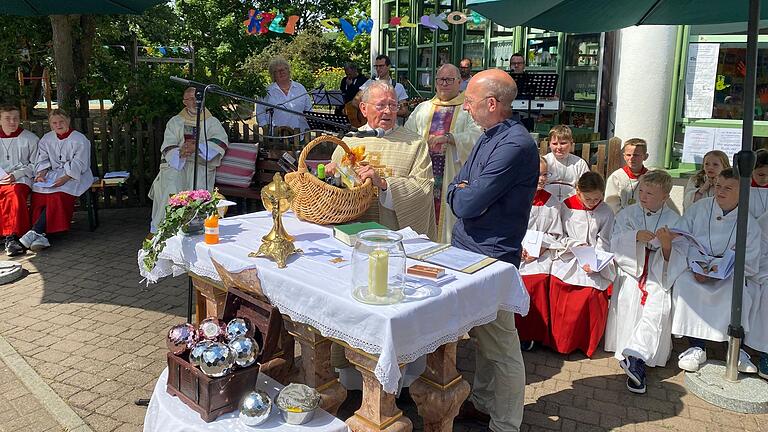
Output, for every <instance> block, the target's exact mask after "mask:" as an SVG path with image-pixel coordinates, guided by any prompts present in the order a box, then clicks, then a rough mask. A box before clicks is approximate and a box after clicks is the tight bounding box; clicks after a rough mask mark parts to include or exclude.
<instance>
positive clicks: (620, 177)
mask: <svg viewBox="0 0 768 432" xmlns="http://www.w3.org/2000/svg"><path fill="white" fill-rule="evenodd" d="M621 153H622V156H623V157H624V163H625V165H624V166H623V167H621V168H619V169H617V170H616V171H614V172H613V173H611V175H609V176H608V178H607V179H606V180H605V203H606V204H608V205H609V206H610V207H611V209H613V212H614V213H618V212H619V210H621V209H624V208H627V207H629V206H631V205H632V204H635V203H636V202H637V201H638V199H639V198H638V196H637V188H638V185H639V184H640V176H641V175H643V174H645V173H646V172H648V168H646V167H645V165H643V162H645V160H646V159H648V144H646V142H645V140H643V139H640V138H632V139H628V140H627V142H626V143H624V148H622V150H621Z"/></svg>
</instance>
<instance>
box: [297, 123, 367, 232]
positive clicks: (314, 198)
mask: <svg viewBox="0 0 768 432" xmlns="http://www.w3.org/2000/svg"><path fill="white" fill-rule="evenodd" d="M325 141H330V142H331V143H333V144H336V145H337V146H341V148H343V149H344V151H346V152H347V153H349V152H350V151H349V147H348V146H347V144H346V143H345V142H344V141H342V140H340V139H338V138H336V137H333V136H329V135H324V136H320V137H317V138H315V139H313V140H312V141H310V142H309V144H307V146H306V147H304V149H303V150H302V151H301V155H300V156H299V161H298V167H299V170H298V171H296V172H291V173H288V174H286V175H285V181H286V182H288V184H289V185H290V186H291V189H293V191H294V193H295V194H296V197H295V198H294V199H293V204H292V206H291V207H292V208H293V211H294V212H295V213H296V216H298V218H299V219H301V220H305V221H309V222H313V223H316V224H320V225H327V224H334V223H344V222H349V221H351V220H354V219H357V218H358V217H360V216H361V215H362V214H363V213H365V211H366V210H368V207H370V206H371V203H372V202H373V199H374V197H375V191H374V187H373V185H372V184H371V180H370V179H366V180H365V182H364V183H363V184H362V185H360V186H355V187H353V188H351V189H348V188H339V187H336V186H331V185H329V184H327V183H325V182H323V181H322V180H320V179H318V178H317V177H315V176H313V175H312V173H310V172H309V171H308V170H307V164H306V159H307V155H308V154H309V152H310V151H311V150H312V149H313V148H315V147H316V146H317V145H319V144H320V143H322V142H325Z"/></svg>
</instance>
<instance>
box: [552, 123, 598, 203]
mask: <svg viewBox="0 0 768 432" xmlns="http://www.w3.org/2000/svg"><path fill="white" fill-rule="evenodd" d="M549 149H550V150H551V151H550V152H549V153H547V155H546V156H545V158H546V159H547V165H548V166H549V182H548V184H547V187H546V188H545V189H546V190H547V192H549V193H551V194H552V195H554V196H555V197H556V198H557V199H558V200H559V201H563V200H565V199H566V198H568V197H570V196H572V195H573V194H575V193H576V182H577V181H579V179H580V178H581V175H582V174H584V173H585V172H589V166H588V165H587V163H586V162H584V159H582V158H580V157H578V156H576V155H575V154H573V153H571V152H572V151H573V133H572V132H571V128H569V127H568V126H566V125H557V126H555V127H553V128H552V129H551V130H550V131H549Z"/></svg>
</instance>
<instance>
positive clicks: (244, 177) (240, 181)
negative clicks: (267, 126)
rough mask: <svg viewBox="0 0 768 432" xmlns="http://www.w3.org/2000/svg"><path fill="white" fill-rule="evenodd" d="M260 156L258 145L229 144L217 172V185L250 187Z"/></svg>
mask: <svg viewBox="0 0 768 432" xmlns="http://www.w3.org/2000/svg"><path fill="white" fill-rule="evenodd" d="M258 154H259V144H257V143H229V147H228V148H227V151H226V153H224V157H223V158H222V159H221V165H219V168H218V169H217V170H216V183H217V184H223V185H229V186H237V187H242V188H247V187H248V186H250V185H251V179H252V178H253V173H254V172H256V158H257V157H258Z"/></svg>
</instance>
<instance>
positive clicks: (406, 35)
mask: <svg viewBox="0 0 768 432" xmlns="http://www.w3.org/2000/svg"><path fill="white" fill-rule="evenodd" d="M410 44H411V29H409V28H407V27H401V28H400V29H399V30H398V36H397V46H399V47H409V46H410Z"/></svg>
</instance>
